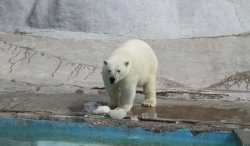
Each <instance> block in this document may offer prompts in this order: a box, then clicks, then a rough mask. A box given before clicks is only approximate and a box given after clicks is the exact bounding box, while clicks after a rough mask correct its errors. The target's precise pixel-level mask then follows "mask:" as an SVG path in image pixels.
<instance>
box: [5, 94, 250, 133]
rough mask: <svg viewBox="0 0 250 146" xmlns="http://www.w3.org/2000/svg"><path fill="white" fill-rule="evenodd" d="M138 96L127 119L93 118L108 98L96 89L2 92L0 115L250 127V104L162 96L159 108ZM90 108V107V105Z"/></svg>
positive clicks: (203, 127) (166, 126) (215, 127)
mask: <svg viewBox="0 0 250 146" xmlns="http://www.w3.org/2000/svg"><path fill="white" fill-rule="evenodd" d="M142 101H143V96H142V95H140V94H138V95H137V98H136V100H135V105H134V107H133V109H132V111H131V112H129V113H128V116H127V117H126V118H125V119H123V120H114V119H111V118H110V117H108V116H104V115H92V114H91V110H92V109H94V108H95V107H97V106H98V105H107V104H108V96H107V95H106V94H100V93H99V92H98V91H96V90H91V91H87V92H85V93H77V94H75V93H72V94H53V95H45V94H32V93H0V116H1V117H20V118H31V119H49V120H66V121H78V122H89V123H93V124H99V125H114V126H119V125H126V126H128V127H143V128H145V129H154V130H167V129H178V128H188V129H191V130H230V129H239V128H240V129H246V128H247V129H249V128H250V102H240V101H237V102H236V101H234V102H229V101H220V100H178V99H165V98H162V97H159V98H158V99H157V102H158V104H157V106H156V107H155V108H149V107H142V106H141V103H142ZM86 105H88V107H87V106H86ZM89 105H91V106H89Z"/></svg>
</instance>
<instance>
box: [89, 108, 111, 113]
mask: <svg viewBox="0 0 250 146" xmlns="http://www.w3.org/2000/svg"><path fill="white" fill-rule="evenodd" d="M109 111H110V108H109V107H108V106H98V107H97V109H95V110H93V111H92V113H94V114H108V113H109Z"/></svg>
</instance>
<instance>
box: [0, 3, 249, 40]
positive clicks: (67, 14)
mask: <svg viewBox="0 0 250 146" xmlns="http://www.w3.org/2000/svg"><path fill="white" fill-rule="evenodd" d="M249 7H250V1H248V0H220V1H218V0H209V1H207V0H185V1H183V0H155V1H152V0H144V1H139V0H127V1H117V0H102V1H99V0H11V1H9V0H0V28H1V30H3V31H6V30H8V31H13V30H15V29H23V28H26V29H31V28H40V29H41V28H42V29H61V30H70V31H82V32H95V33H108V34H116V35H124V36H130V37H137V38H150V39H158V38H161V39H162V38H164V39H167V38H190V37H204V36H227V35H237V34H242V33H247V32H249V31H250V18H249V13H250V9H249Z"/></svg>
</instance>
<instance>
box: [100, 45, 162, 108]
mask: <svg viewBox="0 0 250 146" xmlns="http://www.w3.org/2000/svg"><path fill="white" fill-rule="evenodd" d="M157 67H158V62H157V58H156V56H155V53H154V52H153V50H152V49H151V47H150V46H149V45H148V44H146V43H145V42H143V41H141V40H130V41H127V42H125V43H124V44H122V45H121V47H119V48H118V49H116V50H115V51H114V52H113V53H112V55H111V56H110V57H109V58H108V59H107V60H105V61H104V65H103V70H102V77H103V81H104V84H105V87H106V89H107V91H108V94H109V96H110V106H113V107H121V108H124V109H126V110H127V111H130V109H131V108H132V107H133V102H134V98H135V95H136V87H142V88H143V91H144V94H145V100H144V102H143V105H144V106H155V105H156V93H155V85H156V83H155V82H156V74H157ZM118 70H120V72H119V71H118ZM111 76H113V77H115V79H116V80H115V82H114V83H113V84H111V82H110V77H111Z"/></svg>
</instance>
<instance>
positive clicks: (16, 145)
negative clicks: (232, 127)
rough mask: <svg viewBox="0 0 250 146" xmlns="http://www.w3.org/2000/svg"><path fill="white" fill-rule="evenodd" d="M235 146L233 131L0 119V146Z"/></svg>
mask: <svg viewBox="0 0 250 146" xmlns="http://www.w3.org/2000/svg"><path fill="white" fill-rule="evenodd" d="M108 145H109V146H110V145H114V146H130V145H131V146H132V145H143V146H150V145H152V146H153V145H156V146H161V145H164V146H236V145H237V144H236V139H235V137H234V134H233V133H232V132H222V131H221V132H205V133H200V134H198V135H196V136H193V134H192V133H191V132H190V131H189V130H185V129H180V130H176V131H171V132H161V133H155V132H150V131H145V130H142V129H140V128H134V129H129V128H126V127H104V126H93V125H90V124H86V123H74V122H63V121H46V120H23V119H3V118H2V119H0V146H108Z"/></svg>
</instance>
